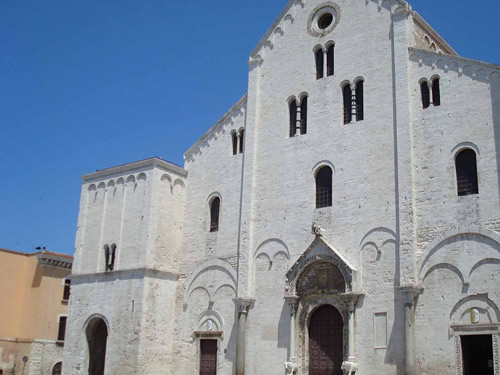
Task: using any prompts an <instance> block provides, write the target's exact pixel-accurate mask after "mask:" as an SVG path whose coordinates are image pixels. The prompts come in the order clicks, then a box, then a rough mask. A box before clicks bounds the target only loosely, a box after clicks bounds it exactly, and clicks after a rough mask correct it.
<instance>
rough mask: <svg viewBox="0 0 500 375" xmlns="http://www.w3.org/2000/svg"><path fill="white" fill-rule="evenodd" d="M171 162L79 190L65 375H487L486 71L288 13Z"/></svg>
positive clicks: (411, 43) (401, 7)
mask: <svg viewBox="0 0 500 375" xmlns="http://www.w3.org/2000/svg"><path fill="white" fill-rule="evenodd" d="M248 82H249V84H248V93H247V94H246V95H245V96H244V97H243V98H241V99H240V100H239V101H238V102H237V103H236V104H235V105H234V106H233V107H232V108H231V109H230V110H229V111H228V112H227V114H226V115H225V116H223V117H222V118H221V119H220V120H219V121H218V122H217V124H215V126H213V127H212V128H211V129H210V130H209V131H208V132H207V133H206V134H205V135H204V136H203V137H202V138H201V139H200V140H199V141H198V142H197V143H196V144H195V145H193V146H192V147H191V148H190V149H189V150H188V151H187V152H186V153H185V155H184V158H185V164H184V167H183V168H182V167H179V166H176V165H174V164H171V163H168V162H166V161H164V160H162V159H158V158H152V159H148V160H143V161H139V162H134V163H130V164H126V165H122V166H117V167H114V168H110V169H106V170H102V171H98V172H96V173H93V174H90V175H86V176H84V177H83V185H82V191H81V200H80V202H81V203H80V212H79V217H78V230H77V235H76V252H75V262H74V265H73V270H72V272H73V275H72V296H71V300H70V305H69V318H68V326H67V333H66V341H65V346H64V360H63V373H64V374H65V375H81V374H86V375H87V374H90V375H103V374H106V375H118V374H147V375H160V374H162V375H166V374H169V375H174V374H175V375H193V374H201V375H213V374H220V375H233V374H236V375H243V374H247V375H263V374H265V375H278V374H279V375H282V374H302V375H340V374H358V375H374V374H394V375H400V374H408V375H417V374H418V375H426V374H427V375H431V374H443V375H456V374H457V375H462V374H465V375H469V374H478V373H481V374H492V375H493V374H495V375H498V374H500V364H499V356H498V343H499V334H500V329H499V327H500V310H499V307H498V306H499V304H500V284H499V282H498V280H500V173H499V169H498V168H499V162H500V149H499V147H500V134H499V133H500V67H499V66H496V65H492V64H487V63H483V62H479V61H475V60H471V59H467V58H462V57H460V56H458V54H457V53H456V52H455V51H454V50H453V48H452V47H451V46H450V45H448V44H447V42H446V41H445V40H443V39H442V38H441V37H440V36H439V35H438V34H437V33H436V32H435V31H434V30H433V29H432V27H431V26H430V25H429V24H428V23H427V22H426V21H425V20H424V19H423V18H422V17H421V16H420V15H419V14H418V13H417V12H415V11H413V10H412V8H411V6H410V5H409V4H408V3H406V2H405V1H402V0H378V1H375V0H337V1H336V2H332V1H324V0H291V1H290V2H289V3H288V5H287V6H286V8H285V9H284V10H283V12H282V13H281V14H280V15H279V17H278V19H277V20H276V22H275V23H274V24H273V25H272V27H271V28H270V29H269V31H268V32H267V33H266V34H265V35H264V37H263V38H262V40H261V41H260V42H259V43H258V45H257V47H256V48H255V50H254V51H253V52H252V53H251V55H250V60H249V80H248Z"/></svg>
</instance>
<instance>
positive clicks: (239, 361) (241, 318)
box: [234, 298, 255, 375]
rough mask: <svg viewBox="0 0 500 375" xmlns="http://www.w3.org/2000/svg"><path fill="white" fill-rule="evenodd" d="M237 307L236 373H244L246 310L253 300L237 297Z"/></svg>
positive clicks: (239, 374) (238, 374)
mask: <svg viewBox="0 0 500 375" xmlns="http://www.w3.org/2000/svg"><path fill="white" fill-rule="evenodd" d="M234 301H235V303H236V305H237V307H238V340H237V343H236V375H245V353H246V325H247V317H248V311H249V310H250V307H251V306H252V304H253V303H254V302H255V300H253V299H244V298H237V299H235V300H234Z"/></svg>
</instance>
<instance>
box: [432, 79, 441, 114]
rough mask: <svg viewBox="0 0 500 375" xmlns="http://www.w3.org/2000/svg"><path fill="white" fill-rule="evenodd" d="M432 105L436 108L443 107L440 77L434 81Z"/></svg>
mask: <svg viewBox="0 0 500 375" xmlns="http://www.w3.org/2000/svg"><path fill="white" fill-rule="evenodd" d="M432 104H434V106H435V107H438V106H440V105H441V90H440V88H439V77H436V78H434V79H433V80H432Z"/></svg>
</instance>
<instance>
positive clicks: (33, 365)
mask: <svg viewBox="0 0 500 375" xmlns="http://www.w3.org/2000/svg"><path fill="white" fill-rule="evenodd" d="M29 357H30V366H29V375H52V370H53V369H54V366H55V365H56V364H57V363H58V362H62V360H63V346H62V345H59V344H56V343H55V342H53V341H52V342H49V341H39V340H35V341H34V342H33V344H32V345H31V353H30V356H29Z"/></svg>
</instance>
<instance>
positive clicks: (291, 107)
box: [288, 100, 297, 137]
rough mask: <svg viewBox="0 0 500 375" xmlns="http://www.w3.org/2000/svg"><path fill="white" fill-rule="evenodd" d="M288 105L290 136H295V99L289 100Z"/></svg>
mask: <svg viewBox="0 0 500 375" xmlns="http://www.w3.org/2000/svg"><path fill="white" fill-rule="evenodd" d="M288 107H289V111H290V137H295V135H296V134H297V101H296V100H292V101H290V104H289V105H288Z"/></svg>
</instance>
